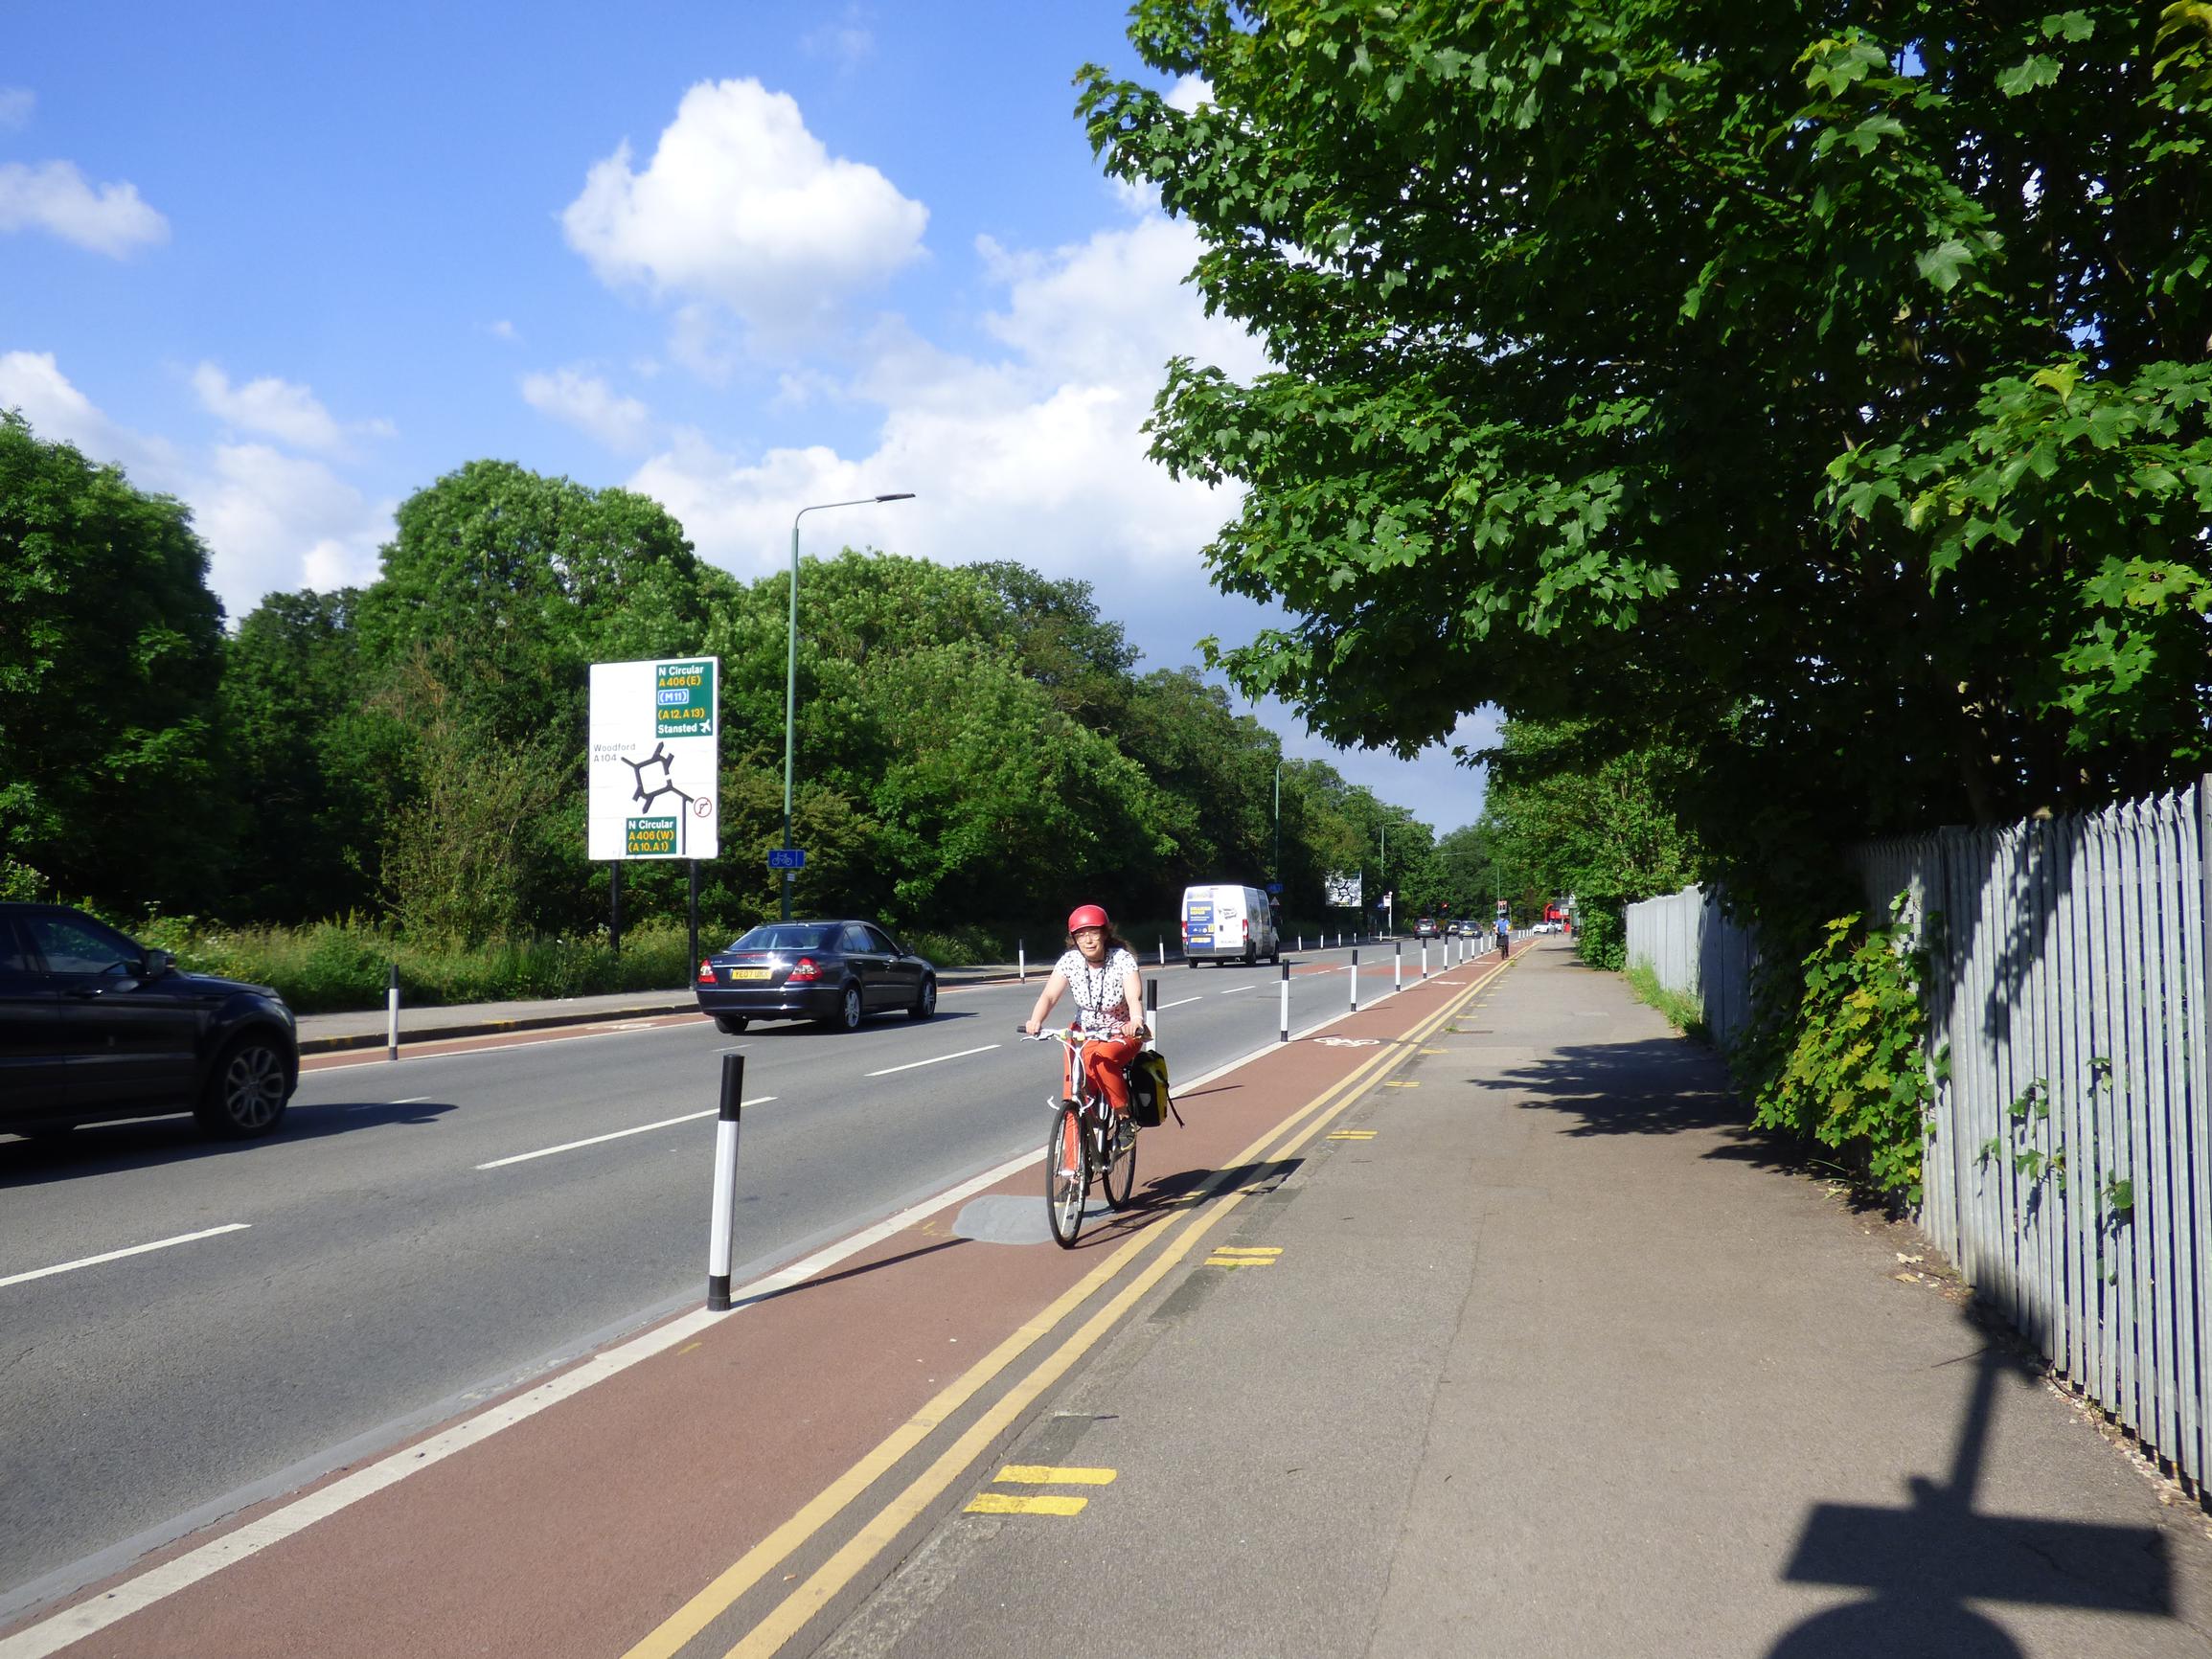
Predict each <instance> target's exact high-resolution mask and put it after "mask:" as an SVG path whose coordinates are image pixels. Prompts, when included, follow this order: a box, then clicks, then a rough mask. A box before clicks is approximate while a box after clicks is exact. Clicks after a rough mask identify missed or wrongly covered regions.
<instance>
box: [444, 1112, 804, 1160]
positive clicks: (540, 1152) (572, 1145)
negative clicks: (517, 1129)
mask: <svg viewBox="0 0 2212 1659" xmlns="http://www.w3.org/2000/svg"><path fill="white" fill-rule="evenodd" d="M775 1098H776V1097H775V1096H774V1095H760V1096H757V1097H755V1098H754V1099H752V1100H749V1101H746V1102H743V1104H745V1105H748V1106H764V1105H766V1104H767V1103H768V1102H770V1101H772V1100H774V1099H775ZM720 1110H721V1108H720V1107H719V1106H709V1107H708V1108H707V1109H706V1110H705V1111H703V1112H686V1113H685V1114H684V1115H683V1116H682V1117H680V1118H663V1119H661V1120H660V1121H659V1122H658V1123H654V1124H639V1125H636V1126H635V1127H634V1128H628V1129H615V1130H612V1131H611V1132H609V1133H607V1134H604V1135H593V1136H591V1137H590V1138H589V1139H588V1140H582V1141H563V1142H561V1143H560V1145H559V1146H558V1147H540V1148H537V1150H536V1151H535V1152H517V1153H515V1154H514V1156H513V1157H512V1158H494V1159H492V1160H491V1162H490V1163H489V1164H479V1165H477V1166H476V1167H477V1168H478V1169H479V1170H504V1169H506V1168H507V1166H508V1165H510V1164H527V1163H529V1162H530V1160H531V1159H533V1158H550V1157H552V1156H553V1154H554V1153H556V1152H573V1151H575V1150H576V1149H577V1148H579V1147H596V1146H599V1145H601V1144H603V1143H604V1142H607V1141H619V1140H621V1139H622V1138H623V1137H624V1136H626V1135H642V1134H644V1133H645V1132H646V1131H647V1130H648V1129H665V1128H668V1127H670V1126H671V1125H675V1124H696V1123H697V1122H698V1121H699V1120H700V1119H701V1118H711V1117H713V1116H714V1115H715V1114H716V1113H717V1112H718V1111H720Z"/></svg>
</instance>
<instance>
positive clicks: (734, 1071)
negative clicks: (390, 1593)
mask: <svg viewBox="0 0 2212 1659" xmlns="http://www.w3.org/2000/svg"><path fill="white" fill-rule="evenodd" d="M1337 940H1338V943H1342V940H1343V935H1341V934H1339V935H1337ZM1298 947H1299V949H1300V950H1301V951H1303V950H1304V948H1305V938H1304V936H1303V935H1300V936H1299V941H1298ZM1323 948H1324V949H1326V948H1327V944H1326V942H1325V941H1324V942H1323ZM1391 959H1392V960H1391V971H1390V989H1392V990H1393V991H1397V990H1402V989H1404V961H1405V944H1404V942H1403V941H1402V940H1398V941H1393V942H1392V946H1391ZM1161 960H1162V962H1163V963H1164V962H1165V960H1166V948H1165V945H1164V944H1163V946H1162V949H1161ZM1280 967H1281V971H1280V974H1279V976H1278V979H1277V1018H1276V1037H1277V1040H1278V1041H1280V1042H1286V1043H1287V1042H1288V1041H1289V1040H1290V965H1289V964H1288V963H1287V962H1286V963H1283V964H1281V965H1280ZM1016 973H1017V976H1018V977H1019V978H1020V979H1021V980H1022V981H1023V982H1026V981H1027V978H1028V973H1029V958H1028V949H1027V946H1026V944H1024V945H1018V946H1017V947H1016ZM1421 974H1422V977H1423V978H1424V979H1425V978H1427V976H1428V942H1427V941H1426V940H1423V941H1422V944H1421ZM1345 982H1346V983H1345V999H1346V1002H1347V1004H1348V1005H1349V1007H1350V1009H1351V1011H1352V1012H1354V1013H1357V1012H1358V1011H1359V948H1358V945H1357V943H1355V944H1354V945H1353V948H1352V960H1351V963H1350V965H1349V966H1348V968H1347V971H1346V974H1345ZM387 1000H388V1008H389V1032H388V1047H389V1049H390V1052H391V1055H392V1057H393V1058H395V1059H397V1058H398V1057H399V967H398V966H397V965H395V966H393V968H392V976H391V987H390V990H389V993H388V999H387ZM1145 1024H1146V1025H1147V1026H1148V1027H1149V1028H1150V1029H1151V1032H1152V1043H1153V1045H1154V1046H1155V1047H1156V1046H1157V1045H1158V1043H1159V1040H1160V982H1159V980H1158V979H1156V978H1152V977H1148V978H1147V979H1146V980H1145ZM744 1095H745V1057H744V1056H743V1055H741V1054H736V1053H731V1054H725V1055H723V1056H722V1079H721V1101H720V1104H719V1107H718V1111H717V1112H716V1121H715V1188H714V1195H713V1207H712V1216H711V1218H710V1220H709V1222H708V1226H707V1307H708V1309H709V1310H710V1311H711V1312H715V1313H726V1312H728V1311H729V1310H730V1307H731V1302H730V1277H731V1274H732V1272H733V1271H734V1269H735V1252H736V1247H737V1238H736V1234H737V1226H736V1221H737V1207H738V1135H739V1130H740V1127H741V1121H742V1117H743V1105H744Z"/></svg>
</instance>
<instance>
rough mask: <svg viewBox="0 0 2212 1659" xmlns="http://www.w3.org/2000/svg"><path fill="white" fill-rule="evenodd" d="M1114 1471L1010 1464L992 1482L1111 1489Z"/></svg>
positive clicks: (994, 1476) (993, 1477)
mask: <svg viewBox="0 0 2212 1659" xmlns="http://www.w3.org/2000/svg"><path fill="white" fill-rule="evenodd" d="M1115 1472H1116V1471H1115V1470H1113V1469H1056V1468H1054V1467H1053V1466H1051V1465H1049V1464H1008V1465H1007V1466H1006V1467H1004V1468H1002V1469H1000V1470H999V1471H998V1473H996V1474H995V1475H993V1476H992V1480H998V1481H1018V1482H1020V1483H1021V1484H1023V1485H1025V1486H1032V1487H1109V1486H1111V1485H1113V1481H1114V1475H1115Z"/></svg>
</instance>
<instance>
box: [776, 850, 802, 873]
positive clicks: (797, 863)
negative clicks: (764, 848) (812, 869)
mask: <svg viewBox="0 0 2212 1659" xmlns="http://www.w3.org/2000/svg"><path fill="white" fill-rule="evenodd" d="M768 868H769V869H770V870H804V869H806V868H807V853H806V850H805V849H804V848H800V847H771V848H769V849H768Z"/></svg>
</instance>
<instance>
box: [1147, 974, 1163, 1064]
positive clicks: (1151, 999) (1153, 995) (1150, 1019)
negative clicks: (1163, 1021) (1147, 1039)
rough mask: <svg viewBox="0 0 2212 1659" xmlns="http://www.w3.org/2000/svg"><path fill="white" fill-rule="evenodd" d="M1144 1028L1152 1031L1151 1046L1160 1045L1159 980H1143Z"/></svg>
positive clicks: (1156, 1046)
mask: <svg viewBox="0 0 2212 1659" xmlns="http://www.w3.org/2000/svg"><path fill="white" fill-rule="evenodd" d="M1145 1029H1146V1030H1147V1031H1149V1032H1151V1033H1152V1047H1154V1048H1158V1047H1159V1046H1160V982H1159V981H1158V980H1156V979H1148V980H1146V981H1145Z"/></svg>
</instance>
